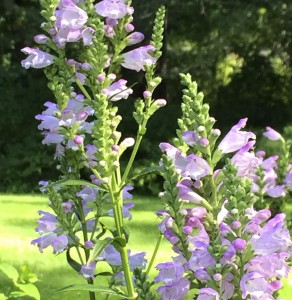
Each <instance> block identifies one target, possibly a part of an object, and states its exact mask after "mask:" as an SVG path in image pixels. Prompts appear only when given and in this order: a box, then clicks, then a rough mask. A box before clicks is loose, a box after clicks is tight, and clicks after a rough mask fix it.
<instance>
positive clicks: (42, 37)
mask: <svg viewBox="0 0 292 300" xmlns="http://www.w3.org/2000/svg"><path fill="white" fill-rule="evenodd" d="M48 40H49V38H48V37H47V36H46V35H44V34H38V35H36V36H35V37H34V41H35V42H36V43H38V44H46V43H47V41H48Z"/></svg>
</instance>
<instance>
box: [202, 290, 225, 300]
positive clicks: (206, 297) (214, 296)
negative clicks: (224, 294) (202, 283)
mask: <svg viewBox="0 0 292 300" xmlns="http://www.w3.org/2000/svg"><path fill="white" fill-rule="evenodd" d="M197 300H220V298H219V294H218V292H216V291H215V290H213V289H212V288H202V289H200V294H199V296H198V298H197Z"/></svg>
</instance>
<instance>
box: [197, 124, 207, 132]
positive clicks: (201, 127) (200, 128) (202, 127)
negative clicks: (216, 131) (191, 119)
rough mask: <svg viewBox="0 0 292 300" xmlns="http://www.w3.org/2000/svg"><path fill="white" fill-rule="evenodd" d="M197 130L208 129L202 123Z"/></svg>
mask: <svg viewBox="0 0 292 300" xmlns="http://www.w3.org/2000/svg"><path fill="white" fill-rule="evenodd" d="M197 130H198V132H204V131H205V130H206V128H205V126H202V125H201V126H199V127H198V128H197Z"/></svg>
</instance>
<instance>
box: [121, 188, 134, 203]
mask: <svg viewBox="0 0 292 300" xmlns="http://www.w3.org/2000/svg"><path fill="white" fill-rule="evenodd" d="M133 189H134V187H133V186H132V185H126V186H125V187H124V188H123V201H125V200H128V199H133V195H132V194H130V193H129V191H132V190H133Z"/></svg>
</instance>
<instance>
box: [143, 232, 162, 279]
mask: <svg viewBox="0 0 292 300" xmlns="http://www.w3.org/2000/svg"><path fill="white" fill-rule="evenodd" d="M163 236H164V235H163V234H162V233H161V234H160V235H159V238H158V240H157V243H156V246H155V249H154V252H153V254H152V257H151V260H150V262H149V265H148V268H147V270H146V275H148V274H149V272H150V270H151V268H152V265H153V263H154V260H155V258H156V255H157V252H158V249H159V247H160V244H161V241H162V239H163Z"/></svg>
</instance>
